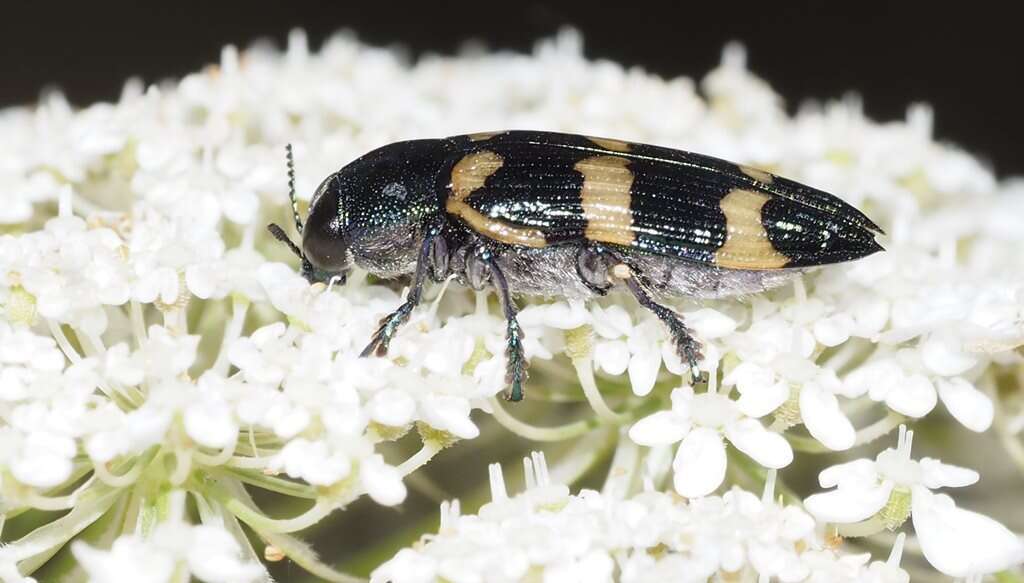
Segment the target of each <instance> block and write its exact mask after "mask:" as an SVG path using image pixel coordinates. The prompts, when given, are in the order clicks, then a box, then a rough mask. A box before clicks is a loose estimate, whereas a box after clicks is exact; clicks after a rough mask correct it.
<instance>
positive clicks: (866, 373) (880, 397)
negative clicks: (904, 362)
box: [843, 358, 903, 401]
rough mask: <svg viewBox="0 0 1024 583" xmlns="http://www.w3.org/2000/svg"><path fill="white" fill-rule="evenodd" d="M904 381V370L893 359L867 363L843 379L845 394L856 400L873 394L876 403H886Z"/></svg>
mask: <svg viewBox="0 0 1024 583" xmlns="http://www.w3.org/2000/svg"><path fill="white" fill-rule="evenodd" d="M902 379H903V369H902V368H901V367H900V366H899V365H898V364H896V362H895V361H893V360H891V359H888V358H886V359H881V360H876V361H873V362H867V363H864V364H863V365H861V366H859V367H857V368H856V369H854V370H853V371H852V372H851V373H850V374H848V375H846V378H844V379H843V394H844V395H846V396H848V397H850V398H855V397H859V396H861V395H864V394H866V393H868V392H870V393H871V398H872V399H874V400H875V401H884V400H885V397H886V395H888V394H889V392H890V391H892V390H894V389H895V388H896V387H897V386H898V384H899V383H900V381H901V380H902Z"/></svg>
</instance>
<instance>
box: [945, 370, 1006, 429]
mask: <svg viewBox="0 0 1024 583" xmlns="http://www.w3.org/2000/svg"><path fill="white" fill-rule="evenodd" d="M935 386H936V388H937V389H938V390H939V398H940V399H942V403H943V404H944V405H945V406H946V409H948V410H949V414H950V415H952V416H953V418H954V419H956V420H957V421H959V422H960V423H961V424H963V426H964V427H966V428H967V429H970V430H971V431H976V432H978V433H981V432H982V431H986V430H987V429H988V428H989V427H991V426H992V418H993V417H994V415H995V408H994V407H993V405H992V400H991V399H989V398H988V395H986V394H985V393H982V392H981V391H979V390H978V389H976V388H975V387H974V385H972V384H971V383H969V382H967V381H966V380H964V379H962V378H960V377H954V378H951V379H941V378H940V379H936V380H935Z"/></svg>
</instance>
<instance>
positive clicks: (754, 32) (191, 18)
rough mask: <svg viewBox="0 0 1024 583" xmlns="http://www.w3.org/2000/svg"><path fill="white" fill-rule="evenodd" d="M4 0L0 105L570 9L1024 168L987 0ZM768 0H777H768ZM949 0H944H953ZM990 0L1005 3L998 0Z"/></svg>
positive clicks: (593, 30) (604, 49) (539, 32)
mask: <svg viewBox="0 0 1024 583" xmlns="http://www.w3.org/2000/svg"><path fill="white" fill-rule="evenodd" d="M34 4H45V5H44V6H41V7H30V6H29V3H21V2H17V3H15V2H8V3H5V7H4V9H3V13H2V14H0V105H8V104H14V103H26V102H30V101H32V100H34V99H35V98H36V97H37V95H38V94H39V91H40V89H41V88H43V87H44V86H51V85H59V86H60V87H63V88H64V90H65V91H66V92H67V93H68V94H69V95H70V98H71V99H72V101H73V102H75V103H77V104H85V103H89V102H92V101H96V100H111V99H114V98H116V97H117V95H118V93H119V91H120V87H121V84H122V82H123V80H124V79H126V78H127V77H129V76H142V77H143V78H144V79H145V80H147V81H153V80H158V79H162V78H165V77H177V76H181V75H183V74H185V73H187V72H190V71H193V70H195V69H197V68H199V67H200V66H202V65H203V64H205V63H208V62H213V61H216V60H217V59H218V56H219V50H220V47H221V46H222V45H223V44H225V43H228V42H231V43H235V44H238V45H242V46H244V45H246V44H248V43H249V42H251V41H252V40H254V39H258V38H263V37H271V38H273V39H276V40H277V41H278V42H282V43H283V41H284V39H285V36H286V34H287V31H288V30H289V29H290V28H292V27H295V26H302V27H304V28H306V29H307V30H308V31H309V34H310V38H311V41H312V44H313V45H314V47H315V46H318V45H319V44H320V42H321V41H322V39H323V38H324V37H325V36H326V35H327V34H328V33H330V32H331V31H334V30H337V29H340V28H350V29H353V30H355V31H356V32H357V33H358V34H359V36H360V37H361V38H363V39H364V40H366V41H368V42H371V43H374V44H383V45H401V46H404V47H407V48H409V49H410V50H411V52H412V54H413V55H415V54H418V53H420V52H422V51H441V52H446V53H448V52H452V51H455V50H457V49H458V47H459V46H460V44H461V43H462V42H463V41H465V40H467V39H470V38H476V39H479V40H483V41H484V42H485V43H486V44H488V45H490V46H492V47H496V48H511V49H517V50H529V49H530V47H531V46H532V44H533V42H534V41H535V39H538V38H540V37H544V36H548V35H551V34H553V33H554V32H555V31H556V30H557V29H558V28H559V27H561V26H564V25H573V26H576V27H578V28H579V29H580V30H582V32H583V34H584V40H585V46H586V49H585V50H586V52H587V54H588V56H592V57H607V58H611V59H615V60H617V61H620V62H623V63H626V64H629V65H639V66H641V67H644V68H646V69H649V70H652V71H655V72H657V73H661V74H663V75H667V76H674V75H690V76H697V77H700V76H701V75H703V74H704V73H705V72H706V71H707V70H708V69H709V68H711V67H713V66H714V65H715V64H716V63H717V62H718V59H719V55H720V52H721V48H722V45H723V44H724V43H725V42H727V41H729V40H732V39H737V40H741V41H743V42H744V43H746V45H747V47H748V49H749V52H750V58H749V62H750V65H751V67H752V68H753V70H754V71H756V72H757V73H758V74H760V75H761V76H763V77H764V78H766V79H767V80H768V81H769V82H771V83H772V85H773V86H774V87H775V88H776V89H777V90H778V91H779V92H781V93H782V94H783V95H784V96H785V97H786V98H787V99H788V100H789V101H788V104H789V106H790V107H795V106H796V105H797V104H798V103H799V102H800V101H802V100H804V99H807V98H819V99H821V98H832V97H837V96H840V95H841V94H843V93H845V92H847V91H851V90H857V91H858V92H860V93H862V94H863V96H864V100H865V104H866V109H867V111H868V113H869V114H870V115H872V116H873V117H875V118H878V119H882V120H888V119H896V118H900V117H902V116H903V113H904V111H905V108H906V106H907V104H909V103H911V102H914V101H927V102H929V103H932V104H933V105H934V106H935V109H936V112H937V115H936V120H937V123H936V127H937V131H938V135H939V137H941V138H942V139H945V140H950V141H953V142H956V143H958V144H960V145H962V146H963V147H965V148H967V149H969V150H970V151H972V152H974V153H976V154H978V155H979V156H981V157H982V158H983V159H985V160H987V161H989V162H990V163H991V164H993V165H994V166H995V167H996V169H997V170H998V171H999V172H1000V173H1001V174H1007V173H1024V159H1022V156H1021V155H1020V153H1019V147H1018V144H1019V142H1020V138H1019V136H1020V135H1021V134H1022V132H1024V116H1022V115H1020V110H1021V107H1022V105H1021V104H1022V102H1024V83H1022V75H1021V62H1020V60H1021V59H1020V55H1021V53H1022V50H1021V47H1020V43H1021V36H1022V35H1021V33H1020V30H1019V29H1020V25H1019V23H1020V19H1019V18H1017V17H1016V14H1014V13H1010V12H1009V10H1007V11H1005V12H1004V13H1000V12H998V11H997V10H995V9H991V8H990V7H989V6H987V5H985V4H983V3H981V4H979V3H978V2H968V3H963V2H958V3H940V2H930V3H923V2H922V3H914V2H899V3H892V5H888V4H878V5H875V4H872V3H864V2H817V3H800V2H778V3H756V4H754V3H751V4H749V5H747V4H745V3H741V2H719V3H713V2H702V3H700V4H697V3H690V2H679V3H660V4H652V3H645V2H622V1H617V2H602V1H598V0H594V1H593V2H590V3H587V2H532V1H529V0H524V1H516V0H504V1H498V0H492V1H490V2H488V1H486V0H477V1H475V2H429V1H428V2H424V1H417V2H408V3H406V2H386V1H380V0H360V1H336V2H327V1H317V2H313V1H308V2H207V3H201V4H200V3H190V2H174V1H163V2H139V3H92V2H90V3H82V4H86V5H84V6H82V5H79V3H71V2H68V3H52V4H51V3H43V2H37V3H34ZM768 4H773V6H771V7H770V8H765V6H766V5H768ZM944 5H948V6H949V7H948V8H946V7H944ZM992 6H995V5H994V4H993V5H992Z"/></svg>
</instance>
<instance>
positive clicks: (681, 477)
mask: <svg viewBox="0 0 1024 583" xmlns="http://www.w3.org/2000/svg"><path fill="white" fill-rule="evenodd" d="M725 468H726V457H725V443H723V442H722V436H721V435H719V434H718V432H717V431H715V430H713V429H708V428H707V427H697V428H695V429H694V430H693V431H691V432H690V433H689V434H687V436H686V437H685V438H683V443H682V444H680V446H679V451H677V452H676V458H675V460H674V461H673V462H672V469H673V472H674V476H673V483H674V485H675V488H676V492H679V494H680V495H681V496H686V497H687V498H697V497H700V496H707V495H708V494H710V493H712V492H714V491H715V489H716V488H718V486H720V485H721V484H722V480H724V479H725Z"/></svg>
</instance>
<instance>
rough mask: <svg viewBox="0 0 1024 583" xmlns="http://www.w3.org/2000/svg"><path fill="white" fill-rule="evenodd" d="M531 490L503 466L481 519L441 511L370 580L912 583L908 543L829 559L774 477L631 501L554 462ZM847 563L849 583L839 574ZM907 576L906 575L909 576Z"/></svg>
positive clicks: (537, 473) (531, 474) (530, 483)
mask: <svg viewBox="0 0 1024 583" xmlns="http://www.w3.org/2000/svg"><path fill="white" fill-rule="evenodd" d="M524 464H525V466H526V472H527V473H526V481H527V487H526V490H525V491H524V492H523V493H521V494H518V495H515V496H512V497H509V495H508V493H507V492H506V486H505V482H504V479H503V477H502V472H501V470H500V467H499V466H497V464H494V465H492V466H491V469H490V477H491V497H492V500H491V502H489V503H488V504H485V505H484V506H483V507H482V508H481V509H480V511H479V512H478V513H477V514H476V515H463V514H461V512H460V507H459V503H458V501H455V502H445V503H443V504H442V505H441V525H440V528H439V529H438V532H437V534H436V535H431V536H429V537H425V538H424V539H423V540H422V541H421V542H420V543H418V544H416V545H414V546H413V547H410V548H405V549H402V550H400V551H399V552H398V553H397V554H396V555H395V556H394V557H393V558H392V559H391V560H389V561H387V562H386V563H384V564H383V565H381V566H380V567H379V568H378V569H376V570H375V571H374V572H373V574H372V575H371V579H370V580H371V581H374V582H377V581H380V582H383V581H393V582H394V583H407V582H420V581H434V580H436V579H441V578H443V579H444V580H447V581H452V582H455V583H461V582H463V581H466V582H469V581H482V580H486V581H519V580H522V579H523V577H525V576H527V575H528V574H529V576H531V577H536V578H538V580H543V581H581V582H583V581H587V582H589V581H612V580H613V576H615V575H616V574H617V578H616V579H614V580H621V581H624V582H645V581H664V580H672V581H686V582H695V583H696V582H706V581H709V580H712V578H714V577H715V576H716V574H717V575H722V574H726V573H727V574H729V576H730V577H736V578H739V579H740V580H747V578H748V577H749V578H751V579H754V578H758V577H759V578H760V580H768V579H769V578H771V579H777V580H779V581H784V582H787V583H795V582H797V581H806V580H813V581H823V582H824V581H833V580H837V581H857V582H860V581H871V582H875V583H906V581H907V580H908V579H907V578H906V573H905V572H903V571H902V570H901V569H900V568H899V560H900V552H901V549H902V539H901V541H900V542H899V543H898V544H897V548H896V549H894V552H893V557H892V558H890V561H889V562H888V563H886V564H879V563H876V564H873V565H871V566H870V567H868V566H867V565H866V562H867V560H868V556H867V555H862V556H859V557H846V556H844V555H842V554H839V553H836V552H832V551H823V550H822V546H821V543H820V541H818V540H817V539H816V538H815V534H814V532H815V524H814V520H813V519H812V518H811V517H810V516H809V515H807V514H806V513H805V512H804V511H803V510H801V509H799V508H797V507H794V506H783V505H781V504H779V503H776V502H774V501H773V498H774V472H770V473H769V476H770V477H769V480H768V482H767V483H766V485H765V491H764V495H763V497H762V498H760V499H759V498H758V497H757V496H755V495H753V494H751V493H749V492H745V491H743V490H739V489H733V490H730V491H729V492H728V493H726V494H725V495H724V496H722V497H717V496H712V497H707V498H697V499H694V500H692V501H690V502H689V503H684V502H682V501H681V500H680V499H679V498H674V497H672V496H670V495H667V494H664V493H660V492H644V493H641V494H637V495H634V496H631V497H629V498H626V499H618V498H616V497H614V496H611V495H608V494H599V493H597V492H594V491H590V490H584V491H581V492H580V493H579V494H575V495H572V494H570V493H569V492H568V490H567V489H566V488H565V487H564V486H560V485H557V484H554V483H552V481H551V478H550V477H549V475H548V469H547V465H546V462H545V461H544V457H543V456H542V455H539V454H536V453H535V454H533V455H532V457H531V458H527V459H525V460H524ZM837 561H845V564H846V565H848V567H846V571H847V574H848V575H849V576H848V577H846V578H843V579H828V578H827V575H828V574H835V573H836V572H837V571H838V569H837V568H836V567H835V563H836V562H837ZM900 576H902V577H903V578H900Z"/></svg>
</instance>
